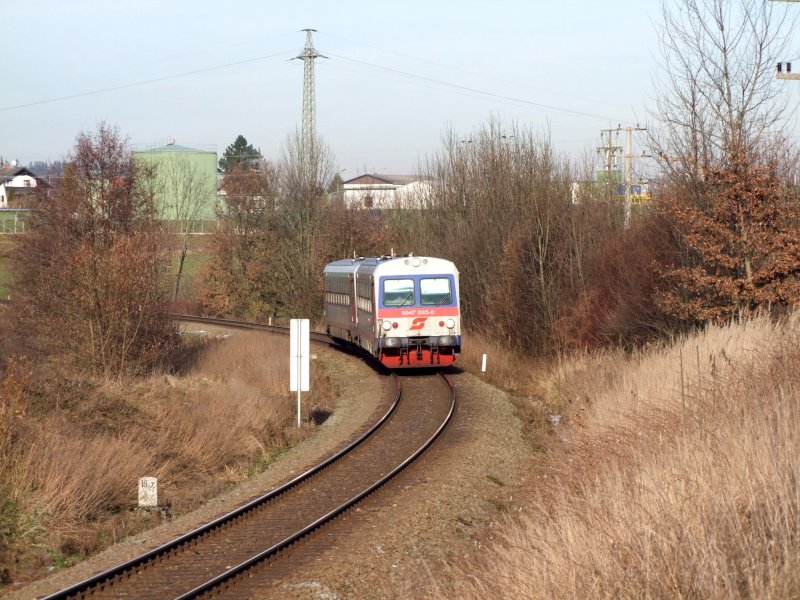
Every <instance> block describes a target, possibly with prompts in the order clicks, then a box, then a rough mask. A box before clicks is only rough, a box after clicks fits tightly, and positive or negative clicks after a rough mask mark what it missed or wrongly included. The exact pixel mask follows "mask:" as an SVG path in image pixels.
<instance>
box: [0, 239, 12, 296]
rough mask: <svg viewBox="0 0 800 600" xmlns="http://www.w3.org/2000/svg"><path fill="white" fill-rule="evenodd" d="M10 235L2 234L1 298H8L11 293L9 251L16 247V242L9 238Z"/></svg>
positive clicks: (0, 262)
mask: <svg viewBox="0 0 800 600" xmlns="http://www.w3.org/2000/svg"><path fill="white" fill-rule="evenodd" d="M10 237H12V236H10V235H0V300H6V299H7V298H8V296H9V294H10V293H11V289H10V284H11V260H10V259H9V258H8V253H9V252H10V251H11V249H12V248H13V247H14V242H13V241H11V240H9V239H8V238H10Z"/></svg>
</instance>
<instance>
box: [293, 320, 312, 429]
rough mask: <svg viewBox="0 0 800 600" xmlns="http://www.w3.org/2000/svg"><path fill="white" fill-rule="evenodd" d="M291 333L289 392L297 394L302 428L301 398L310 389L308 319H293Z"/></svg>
mask: <svg viewBox="0 0 800 600" xmlns="http://www.w3.org/2000/svg"><path fill="white" fill-rule="evenodd" d="M289 332H290V335H289V391H290V392H297V426H298V427H300V407H301V396H302V393H303V392H307V391H308V390H309V388H310V385H309V379H310V377H309V355H310V354H311V351H310V350H311V342H310V336H309V324H308V319H292V320H291V323H290V325H289Z"/></svg>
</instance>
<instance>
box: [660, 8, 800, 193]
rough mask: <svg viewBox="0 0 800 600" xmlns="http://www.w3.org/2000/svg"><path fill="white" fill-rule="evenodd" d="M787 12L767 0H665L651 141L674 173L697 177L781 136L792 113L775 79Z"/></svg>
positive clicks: (784, 33) (784, 39) (782, 48)
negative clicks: (783, 121) (778, 131)
mask: <svg viewBox="0 0 800 600" xmlns="http://www.w3.org/2000/svg"><path fill="white" fill-rule="evenodd" d="M786 15H787V13H786V10H785V9H784V8H782V7H779V6H776V4H775V3H773V2H764V1H762V0H679V1H678V2H676V3H671V2H670V3H668V2H664V3H662V23H661V26H660V28H659V31H658V33H659V42H660V46H661V54H662V60H663V63H662V69H661V76H660V77H659V78H658V80H657V81H656V110H655V111H654V113H653V115H652V116H653V119H654V120H655V121H656V122H657V123H659V124H660V127H654V128H651V130H652V131H654V134H653V135H652V136H651V140H650V141H651V146H652V148H653V149H654V150H655V154H656V155H657V157H658V158H659V159H660V160H661V164H662V167H663V169H664V170H665V172H666V173H667V174H668V175H670V176H678V177H687V176H688V177H691V178H694V179H697V178H700V177H702V172H703V170H704V169H706V168H709V167H713V166H715V165H718V164H719V163H720V161H724V160H726V159H727V158H729V157H732V156H734V155H736V154H737V153H740V152H741V151H742V150H743V149H755V148H758V147H759V146H760V145H764V144H766V143H768V142H773V141H774V135H775V125H776V124H778V123H779V122H780V121H781V119H783V118H784V116H785V114H786V113H785V111H783V110H782V109H783V107H784V101H783V99H782V97H781V95H780V89H779V88H778V87H777V86H776V85H775V80H774V69H775V64H776V62H777V61H778V60H781V59H782V53H783V51H784V49H785V47H786V33H787V31H788V29H789V27H788V26H789V25H790V23H788V22H787V17H786ZM762 154H763V152H762Z"/></svg>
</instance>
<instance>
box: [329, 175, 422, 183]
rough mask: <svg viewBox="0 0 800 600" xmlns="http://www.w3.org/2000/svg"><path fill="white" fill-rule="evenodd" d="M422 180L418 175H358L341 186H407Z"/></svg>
mask: <svg viewBox="0 0 800 600" xmlns="http://www.w3.org/2000/svg"><path fill="white" fill-rule="evenodd" d="M424 179H425V177H421V176H419V175H383V174H378V173H364V174H363V175H358V176H357V177H353V178H352V179H348V180H347V181H343V182H342V185H347V184H348V183H355V184H369V183H375V184H390V185H408V184H409V183H414V182H415V181H423V180H424Z"/></svg>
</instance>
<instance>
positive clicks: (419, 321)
mask: <svg viewBox="0 0 800 600" xmlns="http://www.w3.org/2000/svg"><path fill="white" fill-rule="evenodd" d="M427 320H428V317H417V318H416V319H414V320H413V321H412V322H411V327H409V328H408V330H409V331H419V330H420V329H422V328H423V327H425V321H427Z"/></svg>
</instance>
